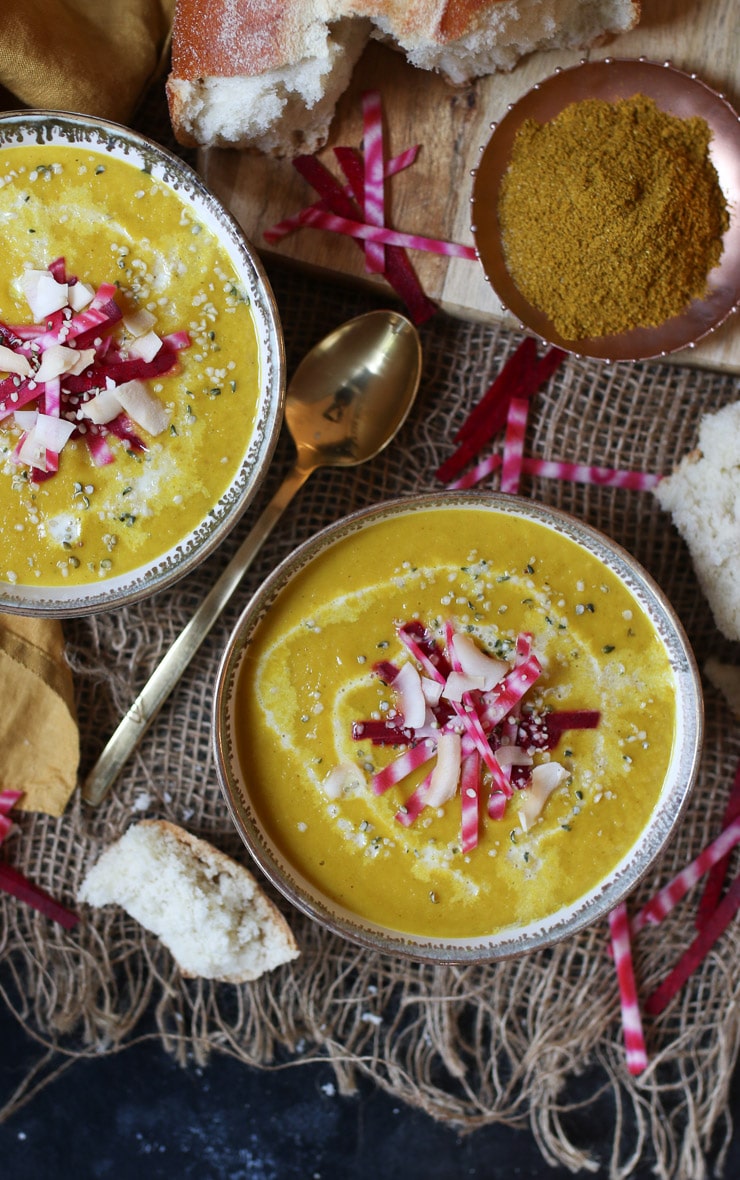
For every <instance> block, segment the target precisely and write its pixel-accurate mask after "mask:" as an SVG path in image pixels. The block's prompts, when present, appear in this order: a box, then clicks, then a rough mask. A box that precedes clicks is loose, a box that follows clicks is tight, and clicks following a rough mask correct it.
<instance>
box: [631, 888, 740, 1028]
mask: <svg viewBox="0 0 740 1180" xmlns="http://www.w3.org/2000/svg"><path fill="white" fill-rule="evenodd" d="M738 907H740V877H736V878H735V880H734V881H733V882H732V884H731V885H730V888H729V889H728V891H727V893H726V894H725V896H724V897H723V898H722V900H721V902H720V903H719V905H718V906H717V908H716V909H715V910H714V911H713V913H712V914H710V916H709V917H708V918H707V920H706V922H705V924H704V926H703V927H702V929H701V931H700V932H699V933H698V934H697V936H696V938H695V939H694V941H693V942H692V944H691V946H690V947H689V948H688V949H687V950H686V951H684V953H683V955H682V956H681V958H680V959H679V960H678V962H677V963H676V965H675V967H674V968H673V970H672V971H670V972H669V974H668V975H667V976H666V977H665V979H664V980H663V982H662V983H661V984H660V985H659V986H658V987H657V988H656V989H655V991H654V992H653V993H652V995H650V996H648V998H647V1000H646V1001H645V1011H646V1012H647V1013H649V1014H650V1015H651V1016H657V1015H659V1013H661V1012H662V1011H663V1009H664V1008H666V1007H667V1005H668V1004H669V1003H670V1002H671V1000H672V999H673V997H674V996H676V995H677V994H678V992H679V991H680V990H681V988H682V987H683V985H684V984H685V983H686V981H687V980H688V979H689V978H690V976H691V975H693V973H694V971H696V969H697V967H699V965H700V964H701V963H702V961H703V960H704V959H705V958H706V956H707V954H708V953H709V951H710V950H711V949H712V947H713V946H714V944H715V942H716V941H717V939H718V938H719V937H720V936H721V935H722V934H724V932H725V930H726V929H727V927H728V926H729V924H730V922H731V921H732V919H733V918H734V917H735V914H736V913H737V910H738Z"/></svg>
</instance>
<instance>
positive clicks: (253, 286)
mask: <svg viewBox="0 0 740 1180" xmlns="http://www.w3.org/2000/svg"><path fill="white" fill-rule="evenodd" d="M55 126H56V127H57V128H59V129H60V130H61V132H62V134H61V137H60V138H59V142H60V144H62V145H65V146H66V145H70V146H74V145H75V144H81V145H82V146H83V148H84V147H87V148H89V150H91V151H97V152H100V153H102V152H103V151H104V150H106V144H107V143H117V145H118V146H119V148H120V151H121V153H122V154H121V156H119V158H121V159H124V160H126V159H128V156H129V151H130V150H133V151H134V152H138V153H139V154H140V156H142V157H143V158H144V159H146V160H147V162H149V163H152V164H153V166H154V167H157V168H158V169H159V170H161V173H162V175H161V176H160V175H157V179H158V180H160V181H161V182H162V183H164V184H166V185H167V186H168V187H169V188H170V189H172V190H173V191H174V193H175V194H176V196H178V198H179V199H180V200H182V201H186V202H189V201H191V200H192V199H193V198H194V200H195V211H196V214H197V215H198V216H199V217H201V218H204V217H206V218H207V219H208V220H209V224H210V225H211V229H212V232H215V231H214V229H213V227H214V226H215V225H218V227H219V239H220V241H221V244H222V245H223V248H224V249H225V250H226V252H227V254H228V256H229V258H230V260H231V261H232V264H233V265H234V266H235V267H236V269H237V272H238V273H239V274H240V275H242V276H245V277H246V276H249V289H250V294H252V295H255V294H259V307H258V313H257V311H256V310H255V307H254V300H253V301H252V317H253V319H254V321H255V336H256V341H257V348H258V356H259V364H260V382H259V386H260V387H259V395H258V401H257V406H256V413H255V422H254V426H253V428H252V432H251V436H249V437H247V438H246V439H245V448H244V453H243V455H242V458H241V460H240V467H239V470H238V471H237V473H236V475H235V477H234V479H232V481H231V483H230V485H229V487H228V488H227V489H226V490H225V492H224V493H223V494H222V495H221V497H219V499H218V501H216V503H215V504H213V505H211V507H210V508H209V509H208V510H207V511H206V512H205V513H204V514H203V516H202V517H201V519H200V521H199V522H198V523H197V524H196V525H195V526H193V527H192V528H191V529H189V530H188V532H187V533H185V534H184V536H182V537H181V538H180V539H179V541H176V542H175V543H174V544H173V545H172V546H171V547H170V548H169V549H168V550H166V551H165V552H164V553H160V554H158V555H157V557H156V558H154V559H152V560H150V561H148V562H145V563H144V564H143V565H140V566H137V567H135V568H134V569H132V570H131V571H129V573H127V574H122V575H119V576H118V577H112V578H106V579H102V580H101V581H99V582H90V583H88V584H83V585H79V586H74V587H64V586H60V587H55V586H32V585H15V584H13V583H11V582H9V581H6V580H5V579H2V580H0V610H2V611H5V612H6V613H8V614H18V615H21V614H23V615H31V616H37V617H46V618H59V619H63V618H75V617H81V616H87V615H92V614H97V613H100V612H102V611H108V610H113V609H118V608H119V607H124V606H130V605H132V604H133V603H137V602H140V601H142V600H145V599H147V598H150V597H151V596H152V595H153V594H155V593H158V592H159V591H160V590H164V589H167V588H169V587H171V586H173V585H174V584H175V583H176V582H178V581H180V579H182V578H184V577H185V576H186V575H187V574H188V573H190V572H192V571H193V570H194V569H195V568H196V567H197V566H199V565H200V564H201V563H202V562H203V561H205V560H206V559H207V558H208V557H209V556H210V555H211V554H212V553H213V552H214V550H215V549H217V548H218V546H219V545H220V544H221V542H222V541H223V540H224V539H225V538H226V536H227V535H228V534H229V533H230V532H231V530H232V529H233V527H234V526H235V525H236V524H237V522H238V521H239V519H240V518H241V516H242V515H243V513H244V512H245V511H246V509H247V508H248V507H249V505H250V504H251V503H252V501H253V500H254V498H255V496H256V495H257V493H258V491H259V490H260V487H261V486H262V483H263V481H264V479H265V477H266V475H267V472H268V470H269V468H270V464H271V461H272V458H273V455H274V453H275V449H276V447H277V443H278V439H279V436H280V431H281V427H282V422H283V415H284V408H285V396H286V359H285V342H284V337H283V331H282V325H281V322H280V316H279V311H278V305H277V300H276V298H275V294H274V292H273V290H272V286H271V284H270V281H269V278H268V276H267V272H266V270H265V267H264V264H263V262H262V259H261V258H260V256H259V254H258V253H257V250H256V248H255V247H254V246H253V245H252V243H251V242H250V240H249V239H248V237H247V235H246V233H245V232H244V230H243V229H242V227H241V225H240V224H239V222H238V221H237V220H236V218H235V217H234V215H233V214H232V213H231V212H230V211H229V210H228V209H227V208H226V206H225V205H224V204H223V203H222V202H221V200H220V199H219V198H218V197H217V196H216V195H215V193H213V192H212V191H211V189H210V188H209V187H208V185H207V184H206V183H205V182H204V180H203V179H202V177H201V176H199V174H198V173H197V172H196V171H195V169H194V168H192V167H191V165H190V164H189V163H188V162H187V161H186V160H184V159H182V158H181V157H180V156H177V155H176V154H175V153H174V152H172V151H170V149H169V148H167V147H165V146H164V145H162V144H160V143H158V142H157V141H156V140H154V139H152V138H151V137H149V136H147V135H145V134H143V133H142V132H140V131H136V130H134V129H133V128H131V127H128V126H126V125H124V124H122V123H117V122H115V121H113V120H111V119H104V118H101V117H99V116H96V115H87V114H83V113H78V112H75V111H68V110H61V109H60V110H53V109H49V110H45V109H40V108H32V109H19V110H12V111H4V112H0V137H1V136H4V134H5V133H6V131H7V130H8V129H9V128H10V129H12V128H13V127H18V128H19V130H21V131H22V132H26V133H27V132H28V131H34V130H36V131H37V135H39V136H40V134H41V131H40V129H41V128H42V127H44V128H46V127H50V128H51V130H52V132H53V129H54V127H55ZM80 127H83V128H85V129H86V130H89V131H91V132H92V133H93V134H97V136H98V139H97V141H96V142H94V143H91V142H90V141H89V140H82V141H81V140H80V139H79V136H78V137H76V138H75V136H74V130H75V129H79V128H80ZM26 142H28V141H27V140H25V139H24V140H22V141H21V140H19V142H18V145H14V144H11V143H8V142H7V141H5V140H4V139H3V140H2V142H0V155H1V153H2V152H3V151H4V150H5V148H9V147H13V146H21V144H23V145H25V143H26ZM38 142H40V143H43V144H53V143H55V142H56V140H54V139H52V138H50V137H49V136H48V134H47V137H46V138H44V139H41V138H39V139H38ZM253 450H254V452H255V453H254V456H253V457H251V452H252V451H253ZM242 472H244V475H243V476H242ZM242 478H244V479H245V484H244V487H243V488H241V490H240V491H237V485H238V483H239V481H240V479H242ZM229 497H230V498H231V501H232V502H231V503H227V504H226V505H225V506H224V507H223V508H221V507H220V506H221V505H222V502H223V501H224V500H225V499H228V498H229ZM217 510H220V511H219V512H218V516H216V515H215V514H216V513H217ZM196 534H199V535H198V537H197V541H195V542H194V543H191V544H190V547H189V549H186V548H184V547H186V546H188V544H189V542H190V539H191V538H195V536H196Z"/></svg>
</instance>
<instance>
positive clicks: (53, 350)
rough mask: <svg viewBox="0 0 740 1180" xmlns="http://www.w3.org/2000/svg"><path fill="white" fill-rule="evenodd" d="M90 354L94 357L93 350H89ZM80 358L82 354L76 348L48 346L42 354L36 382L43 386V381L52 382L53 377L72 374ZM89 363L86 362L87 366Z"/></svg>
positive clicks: (61, 345)
mask: <svg viewBox="0 0 740 1180" xmlns="http://www.w3.org/2000/svg"><path fill="white" fill-rule="evenodd" d="M90 352H91V354H92V356H93V357H94V356H95V352H94V350H92V349H91V350H90ZM81 356H82V353H81V352H80V351H79V349H77V348H67V347H66V345H64V344H50V345H49V347H48V348H45V349H44V351H43V353H42V356H41V364H40V365H39V368H38V372H37V373H36V378H35V379H36V381H38V382H40V383H42V384H43V382H45V381H53V380H54V378H55V377H61V376H62V374H63V373H73V372H74V371H75V368H76V366H77V364H78V363H79V361H80V357H81ZM89 363H90V362H89V361H87V364H89ZM83 367H84V366H83Z"/></svg>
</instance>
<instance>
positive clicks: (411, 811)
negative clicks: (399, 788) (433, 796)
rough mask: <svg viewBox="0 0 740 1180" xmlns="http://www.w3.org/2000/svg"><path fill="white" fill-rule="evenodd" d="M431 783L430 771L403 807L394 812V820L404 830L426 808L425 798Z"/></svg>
mask: <svg viewBox="0 0 740 1180" xmlns="http://www.w3.org/2000/svg"><path fill="white" fill-rule="evenodd" d="M431 781H432V773H431V771H430V772H429V774H428V775H427V776H426V778H425V779H423V780H422V781H421V782H420V783H419V785H418V787H417V788H416V790H415V791H414V792H413V794H411V795H409V797H408V799H407V800H406V802H405V803H404V805H403V807H399V809H398V811H397V812H396V816H395V818H396V819H397V821H398V823H399V824H403V826H404V827H405V828H410V827H411V825H412V824H413V823H415V821H416V820H417V819H418V818H419V816H420V815H421V813H422V811H423V810H424V808H425V807H426V796H427V791H428V790H429V784H430V783H431Z"/></svg>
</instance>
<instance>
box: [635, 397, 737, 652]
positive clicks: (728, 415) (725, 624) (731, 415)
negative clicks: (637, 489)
mask: <svg viewBox="0 0 740 1180" xmlns="http://www.w3.org/2000/svg"><path fill="white" fill-rule="evenodd" d="M655 495H656V496H657V498H658V501H659V503H660V505H661V507H662V508H664V509H665V511H666V512H670V513H671V516H672V517H673V523H674V524H675V526H676V528H677V529H678V531H679V533H680V534H681V536H682V537H683V539H684V541H685V542H686V544H687V545H688V548H689V552H690V554H691V559H692V562H693V565H694V569H695V571H696V576H697V578H698V579H699V584H700V586H701V588H702V590H703V591H704V594H705V596H706V598H707V601H708V602H709V605H710V607H711V610H712V614H713V615H714V620H715V622H716V624H717V626H718V627H719V629H720V631H721V632H722V633H723V634H724V635H725V636H726V637H727V638H728V639H733V640H736V639H740V402H732V403H730V405H727V406H723V408H722V409H721V410H718V411H717V412H716V413H714V414H707V415H705V416H704V417H703V418H702V420H701V423H700V426H699V445H698V448H697V449H696V450H694V451H691V452H690V453H689V454H688V455H685V456H684V457H683V459H682V460H681V462H680V463H679V464H678V467H677V468H676V470H675V471H674V472H673V473H672V475H669V476H666V477H665V479H662V480H661V481H660V483H659V484H658V485H657V486H656V488H655Z"/></svg>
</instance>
